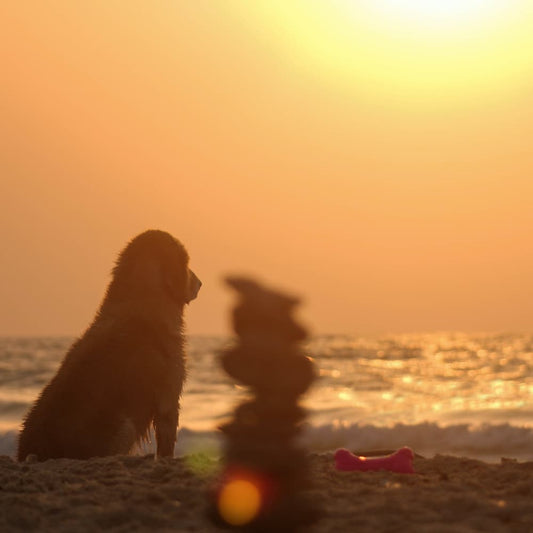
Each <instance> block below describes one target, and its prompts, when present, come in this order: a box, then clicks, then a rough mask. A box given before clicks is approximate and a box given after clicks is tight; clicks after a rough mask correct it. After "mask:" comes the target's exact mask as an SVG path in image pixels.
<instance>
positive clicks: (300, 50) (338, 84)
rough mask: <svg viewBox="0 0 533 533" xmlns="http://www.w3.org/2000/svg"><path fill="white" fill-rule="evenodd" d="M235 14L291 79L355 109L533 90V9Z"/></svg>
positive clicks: (487, 5) (466, 5) (481, 4)
mask: <svg viewBox="0 0 533 533" xmlns="http://www.w3.org/2000/svg"><path fill="white" fill-rule="evenodd" d="M236 4H237V5H239V6H241V7H240V8H239V9H241V10H242V9H246V10H247V11H248V12H247V13H246V21H247V24H251V23H253V22H254V21H255V27H252V26H250V27H251V29H252V30H253V31H254V30H255V31H256V32H257V34H258V35H261V37H262V38H263V39H268V43H267V44H268V46H269V47H270V50H271V51H273V52H274V53H276V54H277V55H278V57H279V58H280V59H282V60H283V61H285V62H286V64H287V65H288V66H289V67H290V68H291V69H293V70H294V72H296V73H298V74H301V75H305V76H307V77H310V78H314V80H315V81H316V82H318V83H321V84H324V85H327V86H330V87H333V88H336V89H338V90H342V91H345V92H346V91H349V93H350V94H351V95H352V96H353V98H354V99H357V100H359V101H361V100H363V101H370V102H374V103H377V104H379V105H394V106H398V105H401V106H404V105H408V106H413V105H416V106H417V107H419V108H422V107H424V106H426V105H429V106H445V107H450V106H457V105H459V104H461V105H464V104H467V105H471V104H475V103H482V102H486V101H487V100H488V99H489V100H491V99H494V98H500V97H505V95H506V94H508V93H509V92H510V91H513V92H517V91H526V90H529V89H530V88H531V83H532V81H533V72H532V70H531V64H532V63H533V61H532V60H533V2H531V1H530V0H292V1H290V2H288V1H287V0H265V1H263V0H258V1H257V2H250V3H246V4H243V3H236ZM243 5H247V6H251V7H246V8H243V7H242V6H243ZM254 15H255V16H254ZM258 30H259V31H258Z"/></svg>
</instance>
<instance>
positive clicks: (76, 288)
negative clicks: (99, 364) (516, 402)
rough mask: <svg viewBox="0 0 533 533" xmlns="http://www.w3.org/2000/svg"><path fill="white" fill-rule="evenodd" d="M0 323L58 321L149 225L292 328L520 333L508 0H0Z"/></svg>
mask: <svg viewBox="0 0 533 533" xmlns="http://www.w3.org/2000/svg"><path fill="white" fill-rule="evenodd" d="M0 21H2V22H1V23H0V24H1V25H2V31H0V56H1V63H2V78H3V79H2V83H0V125H1V126H0V143H1V147H0V198H1V204H2V207H1V209H0V234H1V242H2V247H1V251H0V254H1V255H0V258H1V260H0V335H79V334H81V333H82V332H83V330H84V329H85V328H86V327H87V325H88V324H89V323H90V321H91V320H92V318H93V317H94V314H95V312H96V310H97V308H98V305H99V304H100V302H101V299H102V297H103V294H104V291H105V288H106V286H107V284H108V282H109V280H110V272H111V269H112V267H113V264H114V261H115V259H116V256H117V254H118V253H119V252H120V250H121V249H122V248H123V247H124V246H125V244H126V243H127V242H128V241H129V240H130V239H131V238H133V237H134V236H135V235H137V234H138V233H140V232H142V231H144V230H146V229H149V228H158V229H163V230H166V231H168V232H170V233H172V234H173V235H174V236H175V237H177V238H178V239H179V240H181V241H182V242H183V243H184V244H185V246H186V247H187V249H188V251H189V254H190V257H191V268H192V269H193V270H194V271H195V272H196V274H197V275H198V276H199V277H200V278H201V279H202V281H203V287H202V289H201V291H200V294H199V297H198V300H196V301H195V302H193V303H192V304H191V305H190V306H189V307H188V308H187V310H186V323H187V332H188V333H191V334H225V333H229V320H228V316H229V311H230V309H231V306H232V305H233V301H234V300H233V295H232V294H231V291H229V290H228V289H227V288H226V287H225V286H224V283H223V278H224V276H225V275H227V274H235V273H237V274H247V275H251V276H254V277H255V278H257V279H258V280H260V281H263V282H265V283H267V284H269V285H271V286H273V287H275V288H278V289H281V290H286V291H288V292H290V293H292V294H296V295H298V296H301V297H302V301H303V305H302V307H301V309H300V311H299V316H300V318H301V320H302V321H303V322H304V323H305V324H307V325H308V326H309V327H310V330H311V331H312V332H313V333H316V334H330V333H331V334H335V333H346V334H354V335H355V334H361V335H370V334H372V335H373V334H386V333H401V332H424V331H457V330H459V331H479V332H481V331H484V332H485V331H486V332H492V331H513V332H514V331H527V332H529V331H531V330H532V327H531V324H532V317H533V247H532V239H531V237H532V235H533V209H532V207H531V206H532V203H533V202H532V199H533V179H532V170H533V150H532V139H533V6H532V5H531V3H530V2H528V1H527V0H522V1H521V0H505V2H503V1H501V0H487V1H485V2H480V1H479V0H464V1H461V2H457V1H456V0H453V1H451V0H450V1H448V2H447V3H446V2H438V1H436V0H431V1H427V2H420V1H417V0H410V1H409V0H403V1H402V0H375V1H374V2H370V1H369V0H359V1H358V0H329V1H326V0H294V1H291V2H287V1H280V0H256V1H254V2H248V1H247V0H246V1H245V0H240V1H237V0H195V1H194V2H192V1H188V0H187V1H185V0H181V1H180V0H161V1H159V2H140V1H136V0H132V1H128V2H126V1H119V0H117V1H112V2H110V1H109V0H93V1H91V2H73V1H70V0H55V1H53V2H41V1H32V0H29V1H25V2H19V1H16V0H7V1H4V2H2V3H1V4H0Z"/></svg>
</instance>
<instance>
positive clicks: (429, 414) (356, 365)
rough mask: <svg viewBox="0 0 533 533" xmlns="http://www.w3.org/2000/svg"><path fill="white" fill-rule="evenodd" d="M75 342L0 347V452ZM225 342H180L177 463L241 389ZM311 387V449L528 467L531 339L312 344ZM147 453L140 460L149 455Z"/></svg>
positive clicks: (201, 443)
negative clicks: (183, 355) (182, 372)
mask: <svg viewBox="0 0 533 533" xmlns="http://www.w3.org/2000/svg"><path fill="white" fill-rule="evenodd" d="M72 341H73V339H72V338H57V337H56V338H15V337H11V338H9V337H5V338H1V339H0V455H9V456H14V454H15V448H16V439H17V433H18V430H19V428H20V424H21V421H22V419H23V417H24V414H25V413H26V412H27V410H28V408H29V406H30V405H31V403H32V402H33V401H34V400H35V399H36V397H37V396H38V394H39V392H40V391H41V389H42V388H43V387H44V386H45V385H46V383H47V382H48V380H49V379H50V378H51V377H52V376H53V374H54V373H55V371H56V369H57V368H58V366H59V364H60V362H61V359H62V357H63V356H64V354H65V353H66V351H67V350H68V348H69V346H70V344H71V343H72ZM231 342H232V340H231V339H230V338H224V337H212V336H192V337H189V338H188V341H187V353H188V362H187V366H188V378H187V383H186V386H185V389H184V393H183V398H182V403H181V415H180V430H179V434H178V442H177V445H176V454H178V455H182V454H190V453H196V452H205V453H215V454H216V453H219V452H220V449H221V436H220V434H219V432H218V431H217V427H218V425H220V424H221V423H222V422H224V421H225V420H226V419H227V418H228V417H230V416H231V413H232V410H233V408H234V407H235V405H237V404H238V403H239V402H240V401H242V400H243V399H244V398H245V397H246V395H247V391H246V389H245V388H244V387H242V386H240V385H238V384H236V383H234V382H233V381H232V380H231V379H230V378H229V377H228V376H227V375H226V374H225V373H224V372H223V370H222V369H221V366H220V364H219V360H218V359H219V354H220V352H221V350H223V349H224V348H225V347H227V346H229V345H231ZM304 352H305V353H306V355H308V356H309V357H311V358H312V359H313V360H314V363H315V365H316V368H317V373H318V374H319V378H318V379H317V381H316V382H315V384H314V385H313V386H312V388H311V389H310V390H309V392H308V393H307V394H306V395H305V396H304V397H303V398H302V404H303V405H304V406H305V407H306V409H307V411H308V417H307V420H306V423H305V428H304V430H303V432H302V435H301V441H302V445H304V446H306V447H307V449H309V450H310V451H316V452H324V451H331V450H335V449H336V448H339V447H345V448H348V449H351V450H358V451H362V450H374V449H386V450H393V449H396V448H399V447H401V446H409V447H411V448H412V449H413V450H414V451H415V452H416V453H419V454H421V455H423V456H428V457H431V456H433V455H435V454H450V455H459V456H463V455H464V456H468V457H473V458H478V459H482V460H487V461H499V460H500V458H501V457H506V458H515V459H518V460H530V461H531V460H533V365H532V363H533V335H518V334H499V335H494V334H490V335H489V334H486V335H481V334H480V335H472V334H463V333H450V334H448V333H447V334H444V333H439V334H420V335H394V336H386V337H377V338H369V337H354V336H348V335H331V336H319V337H316V338H313V339H312V340H311V341H309V342H308V343H307V344H306V345H305V346H304ZM152 451H153V445H152V444H150V443H148V444H145V445H143V446H142V448H140V449H139V450H138V451H137V453H150V452H152Z"/></svg>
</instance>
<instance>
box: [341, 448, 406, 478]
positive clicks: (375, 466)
mask: <svg viewBox="0 0 533 533" xmlns="http://www.w3.org/2000/svg"><path fill="white" fill-rule="evenodd" d="M413 458H414V454H413V450H411V448H407V447H404V448H401V449H399V450H398V451H397V452H394V453H392V454H390V455H387V456H385V457H375V458H372V459H369V458H367V457H359V456H357V455H354V454H353V453H351V452H350V451H348V450H346V449H344V448H341V449H340V450H337V451H336V452H335V467H336V468H337V470H343V471H353V470H358V471H360V472H369V471H371V470H388V471H390V472H398V473H400V474H414V473H415V471H414V470H413Z"/></svg>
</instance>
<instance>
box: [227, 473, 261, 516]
mask: <svg viewBox="0 0 533 533" xmlns="http://www.w3.org/2000/svg"><path fill="white" fill-rule="evenodd" d="M260 507H261V491H260V490H259V488H258V487H257V486H256V485H255V484H254V483H253V482H252V481H249V480H246V479H231V480H229V481H228V482H227V483H226V484H225V485H224V486H223V487H222V490H221V491H220V495H219V499H218V510H219V513H220V516H221V517H222V519H223V520H224V521H225V522H226V523H227V524H229V525H232V526H242V525H245V524H248V523H249V522H251V521H252V520H253V519H254V518H255V517H256V516H257V514H258V512H259V509H260Z"/></svg>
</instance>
